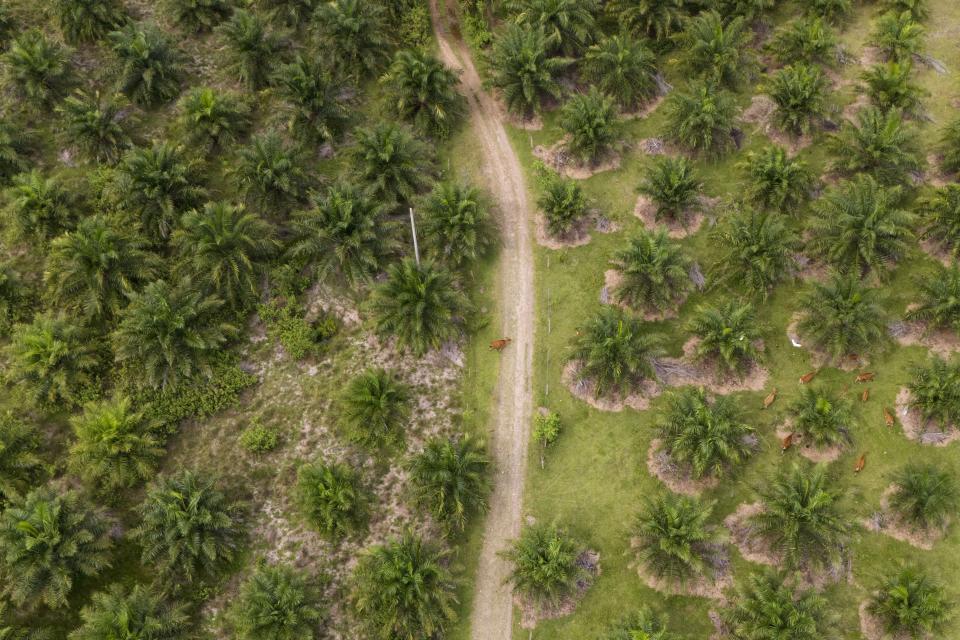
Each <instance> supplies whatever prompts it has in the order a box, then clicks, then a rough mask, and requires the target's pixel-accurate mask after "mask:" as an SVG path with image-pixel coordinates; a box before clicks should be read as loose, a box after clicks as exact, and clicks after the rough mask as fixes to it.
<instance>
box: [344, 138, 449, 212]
mask: <svg viewBox="0 0 960 640" xmlns="http://www.w3.org/2000/svg"><path fill="white" fill-rule="evenodd" d="M354 137H355V138H356V146H355V147H354V149H353V165H354V168H355V170H356V173H357V177H358V178H359V179H360V180H361V181H362V182H363V183H364V184H367V185H369V186H370V188H371V189H372V190H373V194H374V195H375V196H376V197H378V198H380V199H381V200H383V201H385V202H392V203H396V204H400V203H409V202H412V201H413V199H414V197H415V196H416V195H417V194H418V193H420V192H421V191H422V190H423V188H424V187H425V186H426V185H427V184H428V181H429V178H430V174H431V173H432V172H433V167H432V165H433V161H432V154H431V153H430V151H429V149H428V148H427V146H426V145H425V144H424V143H423V142H421V141H420V140H418V139H417V138H415V137H414V136H413V134H412V133H411V132H410V130H409V129H407V128H406V127H402V126H399V125H396V124H393V123H390V122H380V123H379V124H377V125H375V126H374V127H361V128H359V129H357V130H356V131H355V133H354Z"/></svg>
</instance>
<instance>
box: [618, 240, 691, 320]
mask: <svg viewBox="0 0 960 640" xmlns="http://www.w3.org/2000/svg"><path fill="white" fill-rule="evenodd" d="M611 263H612V264H613V265H614V267H615V268H616V270H617V271H618V272H619V274H620V283H619V285H617V287H616V288H615V290H614V291H613V295H614V297H615V298H616V299H617V300H618V301H619V302H622V303H623V304H626V305H629V306H630V307H632V308H635V309H644V310H656V311H664V310H667V309H669V308H670V306H671V305H674V304H677V303H679V302H680V300H682V299H683V298H684V297H685V296H686V294H687V293H688V292H689V291H690V289H691V288H692V286H693V282H692V281H691V279H690V267H691V266H692V260H691V259H690V257H689V256H688V255H687V253H686V252H685V251H684V250H683V249H682V248H681V247H680V245H678V244H677V243H675V242H673V241H671V240H670V238H669V237H668V236H667V232H666V230H665V229H663V228H661V229H658V230H657V231H654V232H649V231H642V232H640V233H639V234H638V235H636V236H634V237H633V238H631V239H630V242H629V244H628V245H627V246H626V247H625V248H623V249H621V250H620V251H618V252H617V253H615V254H614V256H613V260H611Z"/></svg>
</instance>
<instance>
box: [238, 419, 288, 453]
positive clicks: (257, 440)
mask: <svg viewBox="0 0 960 640" xmlns="http://www.w3.org/2000/svg"><path fill="white" fill-rule="evenodd" d="M239 442H240V446H241V447H243V449H244V450H245V451H247V452H248V453H253V454H261V453H269V452H271V451H273V450H274V449H276V448H277V447H278V446H280V434H279V433H278V432H277V430H276V429H274V428H273V427H267V426H265V425H263V424H261V423H260V421H259V420H258V419H256V418H254V419H253V420H252V421H251V423H250V425H249V426H248V427H247V428H246V429H244V430H243V431H241V432H240V440H239Z"/></svg>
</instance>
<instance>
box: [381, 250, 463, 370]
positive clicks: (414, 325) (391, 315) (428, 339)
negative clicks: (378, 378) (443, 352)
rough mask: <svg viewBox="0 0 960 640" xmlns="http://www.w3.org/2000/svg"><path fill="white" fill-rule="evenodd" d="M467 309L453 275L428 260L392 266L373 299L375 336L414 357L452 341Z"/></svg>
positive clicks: (457, 332) (411, 261)
mask: <svg viewBox="0 0 960 640" xmlns="http://www.w3.org/2000/svg"><path fill="white" fill-rule="evenodd" d="M468 308H469V301H468V300H467V296H466V295H465V294H464V293H463V292H462V291H461V290H460V289H459V287H458V285H457V282H456V281H455V279H454V277H453V275H452V274H451V273H450V272H449V271H447V270H446V269H444V268H443V267H441V266H440V265H438V264H436V263H434V262H432V261H430V260H424V261H423V262H422V263H420V264H417V263H416V262H415V261H413V260H411V259H410V258H404V259H403V260H402V261H400V262H399V263H397V264H394V265H392V266H391V267H390V268H389V269H388V270H387V280H386V282H384V283H383V284H381V285H380V286H378V287H377V289H376V291H374V296H373V312H374V315H375V317H376V323H377V332H378V333H379V334H380V335H381V336H383V337H385V338H390V337H394V338H396V339H397V344H398V345H399V346H400V348H402V349H410V350H412V351H413V353H414V354H415V355H418V356H422V355H423V354H425V353H426V352H427V351H428V350H430V349H439V348H440V347H441V345H443V343H444V342H446V341H448V340H455V339H456V338H457V336H459V335H460V326H461V325H462V324H463V318H464V315H465V314H466V313H467V311H468Z"/></svg>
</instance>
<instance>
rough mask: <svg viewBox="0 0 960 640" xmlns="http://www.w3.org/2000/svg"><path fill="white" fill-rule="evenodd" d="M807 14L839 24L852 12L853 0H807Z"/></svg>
mask: <svg viewBox="0 0 960 640" xmlns="http://www.w3.org/2000/svg"><path fill="white" fill-rule="evenodd" d="M806 9H807V15H808V16H817V17H820V18H823V19H824V20H826V21H828V22H830V23H833V24H839V23H842V22H843V21H845V20H846V19H847V18H848V17H850V14H851V13H852V12H853V0H809V2H807V3H806Z"/></svg>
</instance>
